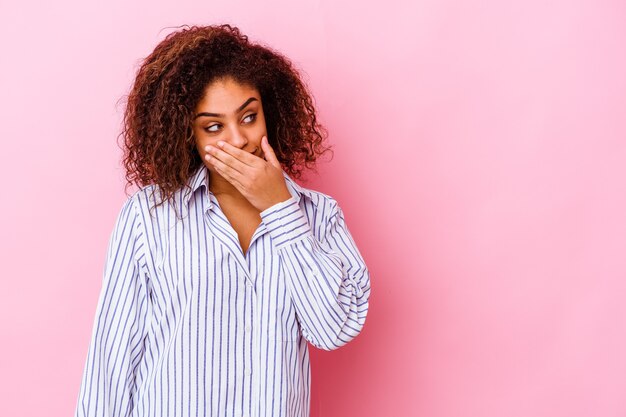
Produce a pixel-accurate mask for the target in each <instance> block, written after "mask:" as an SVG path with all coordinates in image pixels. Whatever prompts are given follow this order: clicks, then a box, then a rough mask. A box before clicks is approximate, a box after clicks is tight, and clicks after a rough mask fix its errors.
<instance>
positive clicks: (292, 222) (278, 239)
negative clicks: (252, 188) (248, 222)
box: [260, 196, 311, 249]
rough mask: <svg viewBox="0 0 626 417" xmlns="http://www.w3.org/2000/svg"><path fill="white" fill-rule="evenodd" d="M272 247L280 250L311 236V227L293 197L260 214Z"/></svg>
mask: <svg viewBox="0 0 626 417" xmlns="http://www.w3.org/2000/svg"><path fill="white" fill-rule="evenodd" d="M260 216H261V220H262V221H263V223H264V224H265V227H266V228H267V230H268V232H269V234H270V236H271V237H272V241H273V242H274V246H275V247H276V249H280V248H282V247H283V246H285V245H289V244H291V243H294V242H296V241H298V240H300V239H303V238H305V237H307V236H308V235H309V234H311V226H309V222H308V221H307V218H306V215H305V214H304V212H303V211H302V209H300V205H299V204H298V200H296V198H295V197H294V196H291V198H290V199H288V200H285V201H281V202H280V203H276V204H274V205H273V206H271V207H268V208H267V209H265V210H263V211H262V212H261V213H260Z"/></svg>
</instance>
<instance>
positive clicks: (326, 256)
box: [75, 165, 370, 417]
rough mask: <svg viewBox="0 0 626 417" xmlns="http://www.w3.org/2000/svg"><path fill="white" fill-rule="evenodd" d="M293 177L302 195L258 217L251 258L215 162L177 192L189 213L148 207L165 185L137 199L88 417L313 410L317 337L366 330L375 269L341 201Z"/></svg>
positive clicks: (117, 232)
mask: <svg viewBox="0 0 626 417" xmlns="http://www.w3.org/2000/svg"><path fill="white" fill-rule="evenodd" d="M283 175H284V177H285V181H286V184H287V187H288V189H289V192H290V193H291V195H292V197H291V198H290V199H288V200H286V201H283V202H280V203H278V204H275V205H274V206H272V207H269V208H267V209H266V210H264V211H262V212H261V213H260V216H261V219H262V221H261V223H260V224H259V226H258V227H257V229H256V231H255V232H254V234H253V236H252V238H251V241H250V245H249V249H248V251H247V253H246V254H245V255H244V253H243V251H242V248H241V246H240V244H239V241H238V237H237V234H236V232H235V230H234V229H233V228H232V226H231V225H230V223H229V221H228V220H227V218H226V216H225V215H224V213H223V212H222V210H221V209H220V206H219V204H218V201H217V199H216V198H215V196H214V195H213V193H211V192H210V191H209V187H208V181H209V171H208V170H207V169H206V167H205V166H204V165H201V166H200V168H199V169H198V170H197V172H196V173H195V174H194V175H193V176H192V177H191V178H190V180H189V185H190V187H191V190H190V189H187V188H181V189H180V190H179V191H178V192H177V193H176V195H175V204H176V205H177V206H178V212H179V215H180V213H182V214H183V215H184V216H183V220H180V219H177V218H176V214H175V211H174V209H173V207H172V206H171V205H170V204H168V203H165V204H163V205H161V206H159V207H157V208H156V209H154V208H153V207H150V206H152V205H154V200H153V198H152V196H151V194H152V191H153V190H155V187H156V186H155V185H149V186H146V187H143V188H142V189H140V190H138V191H137V192H135V193H134V194H133V195H132V196H131V197H129V198H128V199H127V200H126V202H125V203H124V205H123V207H122V209H121V211H120V213H119V215H118V218H117V221H116V224H115V227H114V230H113V232H112V234H111V237H110V241H109V247H108V250H107V256H106V263H105V268H104V275H103V281H102V289H101V292H100V297H99V300H98V305H97V310H96V316H95V321H94V326H93V331H92V335H91V342H90V345H89V350H88V353H87V360H86V364H85V368H84V371H83V376H82V382H81V387H80V393H79V396H78V401H77V406H76V414H75V416H76V417H96V416H98V417H104V416H106V417H127V416H133V417H156V416H159V417H192V416H193V417H204V416H214V417H225V416H237V417H238V416H245V417H248V416H250V417H270V416H271V417H278V416H284V417H296V416H298V417H300V416H308V415H309V403H310V397H309V390H310V380H311V374H310V363H309V353H308V348H307V341H308V342H310V343H311V344H312V345H314V346H315V347H317V348H320V349H325V350H332V349H337V348H339V347H341V346H343V345H344V344H346V343H348V342H349V341H350V340H352V339H353V338H355V337H356V336H357V335H358V334H359V333H360V331H361V329H362V328H363V325H364V323H365V317H366V315H367V310H368V300H369V295H370V278H369V271H368V269H367V267H366V265H365V263H364V261H363V258H362V256H361V254H360V253H359V250H358V249H357V247H356V245H355V243H354V240H353V238H352V236H351V235H350V232H349V231H348V229H347V227H346V223H345V219H344V215H343V212H342V210H341V209H340V208H339V205H338V204H337V201H336V200H335V199H333V198H332V197H330V196H328V195H326V194H323V193H321V192H318V191H313V190H310V189H307V188H304V187H302V186H300V185H298V184H297V183H296V182H295V181H294V180H293V179H292V178H290V177H289V176H288V175H287V174H286V173H285V172H284V171H283ZM157 196H158V191H157ZM185 214H186V215H185Z"/></svg>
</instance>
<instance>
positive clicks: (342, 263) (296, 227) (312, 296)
mask: <svg viewBox="0 0 626 417" xmlns="http://www.w3.org/2000/svg"><path fill="white" fill-rule="evenodd" d="M329 211H330V214H329V217H328V223H327V228H326V231H325V233H324V236H323V237H322V238H321V239H319V240H318V238H317V237H315V236H314V234H313V232H312V230H311V226H310V225H309V223H308V221H307V218H306V215H305V213H304V212H303V211H302V209H301V208H300V206H299V205H298V202H297V200H296V199H295V197H291V198H290V199H288V200H286V201H283V202H280V203H277V204H275V205H273V206H272V207H269V208H268V209H266V210H264V211H262V212H261V214H260V215H261V218H262V220H263V222H264V223H265V225H266V226H267V228H268V230H269V233H270V235H271V237H272V241H273V244H274V246H275V248H276V249H277V251H278V253H279V256H280V257H281V266H282V269H283V271H284V273H285V276H286V279H287V288H288V291H289V292H290V294H291V299H292V301H293V304H294V306H295V309H296V313H297V315H298V319H299V322H300V326H301V329H302V335H303V336H304V337H305V338H306V339H307V340H308V341H309V342H311V344H313V345H314V346H315V347H317V348H320V349H324V350H332V349H337V348H339V347H341V346H343V345H345V344H346V343H348V342H349V341H351V340H352V339H354V338H355V337H356V336H357V335H358V334H359V333H360V332H361V329H362V328H363V325H364V323H365V317H366V315H367V309H368V304H369V295H370V279H369V271H368V269H367V266H366V265H365V262H364V261H363V258H362V256H361V254H360V253H359V250H358V249H357V247H356V244H355V243H354V240H353V238H352V236H351V235H350V232H349V231H348V228H347V226H346V223H345V219H344V216H343V212H342V210H341V208H340V207H339V205H338V204H337V202H336V201H335V200H332V201H331V205H330V208H329ZM318 214H319V215H322V213H318Z"/></svg>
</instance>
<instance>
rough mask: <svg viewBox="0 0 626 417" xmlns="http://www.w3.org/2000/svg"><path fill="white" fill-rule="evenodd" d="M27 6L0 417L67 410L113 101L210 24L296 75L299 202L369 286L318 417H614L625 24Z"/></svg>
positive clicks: (361, 7)
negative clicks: (337, 216) (256, 46)
mask: <svg viewBox="0 0 626 417" xmlns="http://www.w3.org/2000/svg"><path fill="white" fill-rule="evenodd" d="M39 3H40V4H38V5H35V4H33V3H32V2H16V1H13V2H9V1H8V0H7V1H3V2H2V3H0V19H1V20H2V24H1V25H0V39H1V42H2V49H1V52H0V53H1V56H2V59H1V63H2V66H1V69H0V75H1V76H0V92H1V93H0V95H1V99H0V100H1V101H0V103H1V104H0V106H1V108H0V110H1V111H0V114H1V115H2V116H1V117H2V123H1V125H0V132H1V133H0V135H1V137H2V144H3V152H2V154H3V156H4V157H3V162H2V164H0V170H1V172H0V173H1V175H2V177H3V178H5V180H4V181H3V186H4V197H3V198H2V204H1V205H0V219H1V220H0V222H1V225H0V226H1V230H2V239H1V244H2V248H1V249H2V252H1V253H2V270H3V273H2V279H1V280H0V328H1V335H0V337H1V340H0V342H1V343H0V349H1V355H0V396H1V397H2V399H1V400H0V415H2V416H11V417H13V416H38V417H39V416H67V415H71V414H72V413H73V412H74V407H75V403H76V398H77V395H78V389H79V383H80V376H81V372H82V368H83V365H84V360H85V358H86V354H87V347H88V341H89V340H88V339H89V335H90V332H91V326H92V324H93V318H94V313H95V308H96V302H97V297H98V293H99V290H100V285H101V278H102V268H103V262H104V255H105V250H106V245H107V242H108V239H109V234H110V232H111V230H112V227H113V223H114V220H115V216H116V215H117V213H118V212H119V209H120V207H121V204H122V202H123V200H124V199H125V195H124V193H123V172H122V169H121V166H120V164H119V162H120V161H119V158H120V150H119V148H118V147H117V145H116V138H117V134H118V133H119V131H120V121H121V114H122V110H123V106H122V105H121V104H118V105H116V102H117V100H118V99H119V98H120V97H121V96H122V95H123V94H125V93H126V92H127V90H128V88H129V86H130V82H131V80H132V79H133V76H134V73H135V71H136V69H137V64H138V63H139V60H140V59H141V58H142V57H144V56H146V55H147V54H148V53H149V52H150V51H151V50H152V49H153V48H154V47H155V46H156V44H157V43H158V41H160V40H161V39H162V38H163V37H164V36H165V35H166V34H167V33H169V32H170V31H171V30H172V29H168V27H172V26H177V25H180V24H183V23H189V24H192V23H197V24H210V23H222V22H230V23H234V24H236V25H237V26H239V27H240V28H241V29H242V30H243V31H244V32H245V33H247V34H248V35H249V36H250V37H251V38H252V39H254V40H259V41H262V42H264V43H267V44H268V45H271V46H273V47H275V48H276V49H278V50H280V51H282V52H283V53H285V54H286V55H287V56H289V57H290V58H291V59H292V60H293V61H294V62H295V63H296V64H297V65H299V67H300V68H301V69H302V70H303V72H304V74H305V80H306V81H307V82H308V83H309V85H310V86H311V89H312V90H313V92H314V95H315V98H316V103H317V106H318V108H319V112H320V117H321V120H322V122H323V123H325V124H326V126H327V127H328V129H329V131H330V140H331V142H332V143H333V144H334V145H335V148H334V149H335V157H334V159H333V160H332V162H323V161H322V162H321V163H320V168H319V175H318V176H316V175H311V176H310V181H309V182H304V183H303V185H305V186H308V187H310V188H314V189H318V190H320V191H323V192H326V193H328V194H330V195H333V196H334V197H335V198H336V199H337V200H338V201H339V202H340V204H341V205H342V208H343V210H344V212H345V214H346V219H347V221H348V225H349V227H350V229H351V231H352V234H353V236H354V237H355V240H356V241H357V243H358V245H359V247H360V249H361V252H362V254H363V256H364V258H365V260H366V262H367V263H368V266H369V267H370V271H371V277H372V297H371V299H370V311H369V315H368V319H367V322H366V324H365V328H364V329H363V332H362V333H361V335H360V336H359V337H357V339H355V340H354V341H353V342H352V343H350V344H349V345H347V346H345V347H344V348H342V349H339V350H336V351H333V352H322V351H318V350H316V349H315V348H313V347H311V354H312V366H313V392H312V414H311V415H312V416H313V417H318V416H323V417H335V416H336V417H340V416H341V417H347V416H357V415H358V416H364V417H369V416H384V417H386V416H424V417H457V416H468V417H473V416H481V417H502V416H506V417H516V416H519V417H528V416H533V417H548V416H549V417H560V416H562V417H576V416H603V417H609V416H624V415H626V396H625V395H624V393H625V392H626V303H625V302H624V299H625V291H626V279H625V278H626V254H625V252H626V183H625V175H626V77H625V76H624V75H625V74H626V48H625V46H624V45H625V41H626V24H625V22H626V3H624V2H623V1H607V0H603V1H602V0H600V1H598V0H587V1H580V0H568V1H565V0H557V1H553V2H545V1H540V0H530V1H523V2H522V1H518V2H502V1H499V0H487V1H481V2H469V1H451V0H422V1H405V2H383V3H380V2H370V3H364V2H363V1H357V0H349V1H343V2H337V1H334V0H318V1H308V2H302V1H299V2H293V1H270V2H268V1H257V2H240V1H228V2H185V3H182V2H176V4H174V2H155V1H145V0H144V1H138V2H134V3H129V2H123V1H121V0H115V1H108V2H106V4H103V5H87V4H86V2H83V1H56V2H39ZM159 3H161V4H159ZM133 190H134V189H133ZM131 191H132V190H131Z"/></svg>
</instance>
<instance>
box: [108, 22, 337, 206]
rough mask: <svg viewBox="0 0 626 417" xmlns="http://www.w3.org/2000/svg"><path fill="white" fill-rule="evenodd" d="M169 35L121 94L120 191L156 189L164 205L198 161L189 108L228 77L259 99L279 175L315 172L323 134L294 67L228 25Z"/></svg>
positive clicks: (322, 150)
mask: <svg viewBox="0 0 626 417" xmlns="http://www.w3.org/2000/svg"><path fill="white" fill-rule="evenodd" d="M182 28H183V29H181V30H179V31H177V32H173V33H170V34H169V35H167V36H166V37H165V39H164V40H162V41H161V42H160V43H159V44H158V45H157V47H156V48H155V49H154V51H153V52H152V53H151V54H150V55H149V56H148V57H146V58H145V59H144V60H143V61H142V62H141V65H140V68H139V70H138V71H137V76H136V78H135V81H134V84H133V86H132V88H131V91H130V93H129V94H128V95H127V96H126V98H127V101H126V108H125V111H124V118H123V129H122V132H121V133H120V135H123V137H124V145H123V146H122V149H123V151H124V155H123V165H124V168H125V170H126V181H127V184H126V187H125V190H127V188H128V186H130V185H132V184H137V185H138V186H140V187H143V186H146V185H149V184H156V185H157V186H158V188H159V190H160V194H161V196H162V201H161V202H160V203H159V204H157V205H160V204H162V203H163V202H164V201H165V200H170V199H172V198H173V195H174V193H175V192H176V191H177V190H178V189H180V188H181V187H183V186H184V185H185V184H186V182H187V181H188V179H189V177H190V176H191V175H192V174H193V173H194V172H195V171H196V169H197V168H198V167H199V166H200V165H201V164H203V161H202V158H201V157H200V155H199V154H198V152H197V150H196V148H195V143H194V135H193V129H192V122H193V111H194V109H195V108H196V105H197V104H198V103H199V102H200V100H201V99H202V98H203V95H204V92H205V88H206V87H207V86H208V85H209V84H210V83H211V82H212V81H214V80H217V79H221V78H223V77H225V76H230V77H232V78H233V79H235V80H236V81H238V82H239V83H241V84H246V85H250V86H253V87H255V88H256V89H257V90H258V91H259V94H260V96H261V100H262V103H263V109H264V114H265V122H266V127H267V138H268V141H269V143H270V145H271V146H272V148H273V149H274V152H275V153H276V157H277V158H278V160H279V161H280V163H281V165H282V166H283V168H284V169H285V171H286V172H287V173H288V174H289V175H291V176H293V177H294V178H300V177H301V173H302V166H304V167H306V168H314V167H315V161H316V159H317V157H318V156H320V155H322V154H323V153H325V152H326V151H327V150H330V149H331V147H330V146H325V145H324V144H323V142H324V140H325V139H326V137H327V131H326V129H325V128H324V127H323V126H322V125H321V124H320V123H319V122H318V120H317V118H316V114H315V107H314V104H313V97H312V95H311V93H310V92H309V90H308V88H307V86H306V85H305V83H304V82H303V81H302V80H301V78H300V75H299V72H298V70H297V69H296V68H295V67H294V65H293V64H292V63H291V61H290V60H289V59H288V58H286V57H285V56H283V55H282V54H280V53H279V52H277V51H275V50H273V49H271V48H269V47H267V46H263V45H260V44H258V43H252V42H250V41H249V40H248V37H247V36H246V35H244V34H242V33H241V31H240V30H239V29H238V28H237V27H234V26H231V25H230V24H222V25H214V26H188V25H183V26H182Z"/></svg>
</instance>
